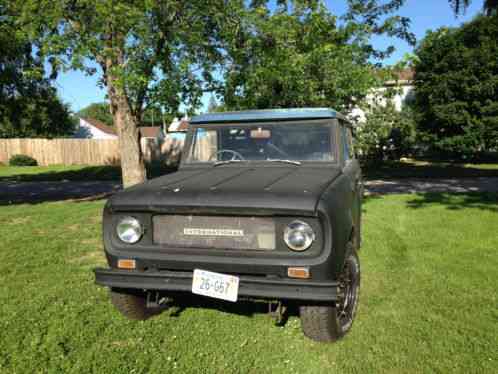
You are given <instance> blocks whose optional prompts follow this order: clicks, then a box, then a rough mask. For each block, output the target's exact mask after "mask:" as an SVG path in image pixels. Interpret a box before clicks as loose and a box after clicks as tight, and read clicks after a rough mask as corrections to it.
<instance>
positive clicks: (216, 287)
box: [192, 269, 239, 302]
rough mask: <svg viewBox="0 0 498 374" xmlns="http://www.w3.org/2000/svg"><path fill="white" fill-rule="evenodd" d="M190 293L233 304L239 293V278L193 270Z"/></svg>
mask: <svg viewBox="0 0 498 374" xmlns="http://www.w3.org/2000/svg"><path fill="white" fill-rule="evenodd" d="M192 293H195V294H197V295H204V296H209V297H214V298H216V299H223V300H228V301H233V302H235V301H237V295H238V293H239V277H235V276H233V275H227V274H220V273H213V272H212V271H207V270H200V269H195V270H194V277H193V279H192Z"/></svg>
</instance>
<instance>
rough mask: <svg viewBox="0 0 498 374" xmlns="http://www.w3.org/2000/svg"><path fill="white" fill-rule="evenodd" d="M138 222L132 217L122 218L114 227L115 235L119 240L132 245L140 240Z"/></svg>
mask: <svg viewBox="0 0 498 374" xmlns="http://www.w3.org/2000/svg"><path fill="white" fill-rule="evenodd" d="M143 232H144V231H143V228H142V225H141V224H140V221H139V220H138V219H136V218H133V217H124V218H122V219H121V220H120V221H119V222H118V225H117V226H116V233H117V234H118V237H119V239H121V240H122V241H123V242H125V243H128V244H134V243H136V242H138V241H139V240H140V238H141V237H142V234H143Z"/></svg>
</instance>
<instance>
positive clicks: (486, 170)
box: [362, 159, 498, 179]
mask: <svg viewBox="0 0 498 374" xmlns="http://www.w3.org/2000/svg"><path fill="white" fill-rule="evenodd" d="M362 169H363V173H364V174H365V176H366V177H367V178H369V179H390V178H394V179H397V178H477V177H498V163H480V164H471V163H455V162H444V161H423V160H414V159H405V160H403V161H382V162H376V163H367V164H365V165H363V168H362Z"/></svg>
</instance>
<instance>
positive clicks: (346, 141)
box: [341, 125, 354, 161]
mask: <svg viewBox="0 0 498 374" xmlns="http://www.w3.org/2000/svg"><path fill="white" fill-rule="evenodd" d="M341 142H342V153H343V157H344V161H348V160H351V159H352V158H354V155H353V144H352V137H351V130H350V129H349V128H348V127H346V126H344V125H342V126H341Z"/></svg>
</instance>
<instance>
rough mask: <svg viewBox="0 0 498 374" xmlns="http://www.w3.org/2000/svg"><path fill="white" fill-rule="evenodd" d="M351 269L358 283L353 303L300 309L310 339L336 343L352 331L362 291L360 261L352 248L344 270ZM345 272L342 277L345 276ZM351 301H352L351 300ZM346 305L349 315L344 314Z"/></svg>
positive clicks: (305, 330)
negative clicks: (360, 291) (360, 290)
mask: <svg viewBox="0 0 498 374" xmlns="http://www.w3.org/2000/svg"><path fill="white" fill-rule="evenodd" d="M346 267H350V269H352V271H354V272H355V274H354V276H355V277H356V278H355V280H357V283H355V284H353V288H355V289H354V290H353V292H355V294H354V300H353V303H352V304H350V305H348V304H341V302H337V303H334V304H332V305H305V306H300V307H299V315H300V318H301V328H302V330H303V332H304V335H306V336H307V337H308V338H310V339H312V340H315V341H318V342H334V341H336V340H338V339H340V338H342V337H343V336H344V335H346V333H347V332H348V331H349V330H350V329H351V326H352V324H353V320H354V317H355V315H356V310H357V308H358V301H359V289H360V261H359V259H358V255H357V254H356V251H355V250H354V249H352V246H350V250H349V254H348V255H347V257H346V260H345V264H344V269H346ZM344 272H345V270H343V273H342V274H341V276H343V275H344ZM350 301H351V300H350ZM344 305H346V306H347V307H348V308H347V313H348V314H349V315H348V316H346V315H345V314H344V312H345V310H344Z"/></svg>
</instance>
